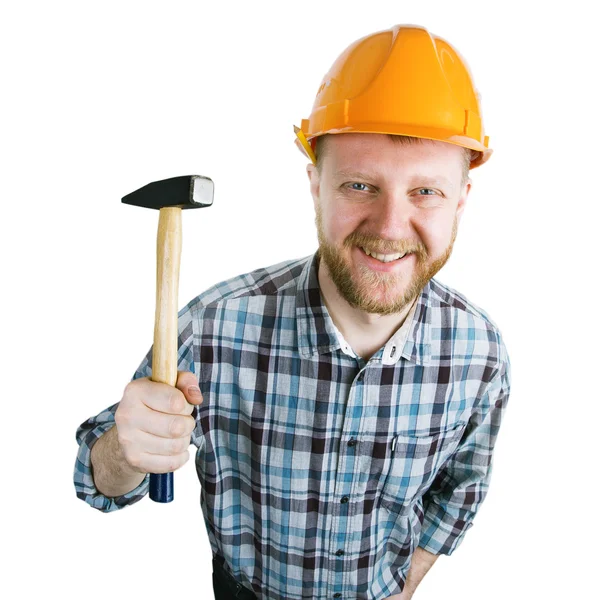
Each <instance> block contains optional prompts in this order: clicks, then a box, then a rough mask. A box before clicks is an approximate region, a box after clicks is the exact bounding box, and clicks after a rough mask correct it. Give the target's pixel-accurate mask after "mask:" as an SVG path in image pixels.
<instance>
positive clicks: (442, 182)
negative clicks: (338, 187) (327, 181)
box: [336, 170, 455, 189]
mask: <svg viewBox="0 0 600 600" xmlns="http://www.w3.org/2000/svg"><path fill="white" fill-rule="evenodd" d="M336 176H337V177H348V178H350V179H352V178H355V179H371V180H373V179H376V178H377V175H376V174H375V173H363V172H361V171H346V170H341V171H337V173H336ZM409 185H410V186H413V185H414V186H417V185H420V186H430V185H431V186H441V187H449V188H451V189H454V187H455V186H454V185H453V184H452V182H451V181H449V180H448V179H446V178H445V177H430V176H428V175H414V176H413V177H411V178H410V180H409Z"/></svg>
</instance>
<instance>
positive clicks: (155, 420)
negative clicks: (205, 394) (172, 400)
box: [131, 411, 196, 438]
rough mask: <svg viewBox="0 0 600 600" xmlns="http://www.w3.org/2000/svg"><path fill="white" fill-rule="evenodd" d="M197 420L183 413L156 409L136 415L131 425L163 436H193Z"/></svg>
mask: <svg viewBox="0 0 600 600" xmlns="http://www.w3.org/2000/svg"><path fill="white" fill-rule="evenodd" d="M195 426H196V420H195V419H194V418H193V417H189V416H183V415H167V414H163V413H161V412H157V411H154V412H153V413H150V414H149V415H145V416H144V415H142V416H139V417H137V418H135V417H134V419H133V421H132V423H131V427H132V428H134V429H139V430H140V431H145V432H146V433H150V434H151V435H156V436H158V437H161V438H181V437H186V436H188V437H189V436H191V435H192V431H194V427H195Z"/></svg>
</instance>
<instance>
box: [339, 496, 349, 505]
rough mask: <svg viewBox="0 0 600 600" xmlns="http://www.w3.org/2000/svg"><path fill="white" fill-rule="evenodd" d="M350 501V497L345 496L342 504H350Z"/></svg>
mask: <svg viewBox="0 0 600 600" xmlns="http://www.w3.org/2000/svg"><path fill="white" fill-rule="evenodd" d="M348 500H350V498H348V496H344V497H343V498H342V500H341V503H342V504H346V502H348Z"/></svg>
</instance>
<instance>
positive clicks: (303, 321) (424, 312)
mask: <svg viewBox="0 0 600 600" xmlns="http://www.w3.org/2000/svg"><path fill="white" fill-rule="evenodd" d="M318 267H319V254H318V252H317V253H315V254H314V255H313V256H312V257H309V259H308V260H307V262H306V264H305V266H304V269H303V270H302V273H301V274H300V277H299V278H298V286H297V291H296V323H297V333H298V349H299V352H300V354H301V356H303V357H304V358H310V357H312V356H315V355H316V354H324V353H326V352H332V351H333V350H338V349H340V348H341V349H342V351H344V352H346V353H347V354H349V352H348V349H349V345H348V344H347V343H346V341H345V340H344V338H343V336H342V335H341V333H340V332H339V331H338V329H337V327H336V326H335V325H334V323H333V320H332V318H331V316H330V314H329V311H328V310H327V307H326V306H325V303H324V302H323V298H322V296H321V290H320V288H319V279H318ZM429 297H430V285H429V282H428V283H427V285H426V286H425V287H424V288H423V290H422V291H421V293H420V294H419V296H417V298H416V300H415V302H414V304H413V306H412V308H411V310H410V311H409V313H408V315H407V316H406V319H405V320H404V323H403V324H402V326H401V327H400V329H398V331H397V332H396V333H395V334H394V335H393V336H392V337H391V338H390V339H389V340H388V342H387V343H386V345H385V346H384V348H383V351H382V350H381V349H380V350H379V351H378V353H377V354H379V355H380V360H381V361H382V364H384V365H394V364H396V363H397V362H398V360H399V359H400V357H401V356H402V357H404V358H405V359H407V360H409V361H412V362H414V363H416V364H423V365H426V364H428V363H429V361H430V358H431V342H430V329H431V324H430V317H429V315H430V310H429ZM350 352H351V350H350ZM376 356H377V355H376Z"/></svg>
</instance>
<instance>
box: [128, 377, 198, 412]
mask: <svg viewBox="0 0 600 600" xmlns="http://www.w3.org/2000/svg"><path fill="white" fill-rule="evenodd" d="M136 393H137V394H138V396H139V398H140V399H141V401H142V402H143V404H145V405H146V406H147V407H148V408H151V409H152V410H155V411H158V412H161V413H165V414H168V415H190V414H191V413H192V410H193V408H194V407H193V406H190V404H189V403H188V401H187V400H186V397H185V396H184V394H183V393H182V392H181V390H178V389H177V388H176V387H173V386H171V385H167V384H166V383H160V382H158V381H151V380H149V379H141V380H139V383H138V386H137V387H136Z"/></svg>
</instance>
